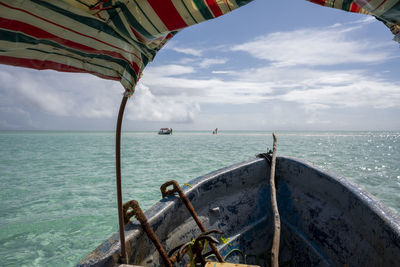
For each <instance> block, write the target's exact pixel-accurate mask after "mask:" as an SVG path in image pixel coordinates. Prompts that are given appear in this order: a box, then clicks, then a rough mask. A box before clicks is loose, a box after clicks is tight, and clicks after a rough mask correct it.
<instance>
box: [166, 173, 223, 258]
mask: <svg viewBox="0 0 400 267" xmlns="http://www.w3.org/2000/svg"><path fill="white" fill-rule="evenodd" d="M171 185H172V186H173V188H172V189H170V190H167V188H168V186H171ZM160 190H161V194H162V197H163V198H164V197H166V196H171V195H174V193H178V195H179V197H180V199H181V200H182V202H183V203H184V204H185V206H186V208H187V209H188V210H189V212H190V214H191V215H192V217H193V219H194V220H195V222H196V224H197V226H198V227H199V228H200V230H201V231H202V232H203V233H206V232H207V230H206V228H205V227H204V225H203V224H202V222H201V221H200V219H199V217H198V216H197V214H196V211H195V210H194V207H193V205H192V203H191V202H190V200H189V198H188V197H187V196H186V195H185V193H183V191H182V188H181V187H180V185H179V184H178V182H177V181H175V180H171V181H169V182H166V183H164V184H163V185H162V186H161V187H160ZM210 247H211V250H212V251H213V253H214V254H215V256H216V257H217V259H218V261H219V262H224V259H223V258H222V256H221V254H219V251H218V249H217V247H216V246H215V244H214V243H210Z"/></svg>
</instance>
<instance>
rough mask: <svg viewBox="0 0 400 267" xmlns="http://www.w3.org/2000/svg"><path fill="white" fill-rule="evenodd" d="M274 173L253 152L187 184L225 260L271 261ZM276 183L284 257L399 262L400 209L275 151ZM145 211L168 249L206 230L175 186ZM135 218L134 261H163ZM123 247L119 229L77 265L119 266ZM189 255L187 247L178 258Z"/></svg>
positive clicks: (130, 241) (321, 262)
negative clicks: (252, 156)
mask: <svg viewBox="0 0 400 267" xmlns="http://www.w3.org/2000/svg"><path fill="white" fill-rule="evenodd" d="M269 175H270V166H269V164H268V162H267V160H266V159H263V158H255V159H252V160H249V161H247V162H243V163H239V164H236V165H233V166H230V167H226V168H224V169H221V170H218V171H215V172H212V173H210V174H207V175H205V176H201V177H199V178H196V179H194V180H192V181H191V182H189V183H188V185H187V186H185V187H183V191H184V194H185V195H186V196H187V198H188V199H190V201H191V203H192V204H193V206H194V207H195V209H196V212H197V215H198V217H199V218H200V220H201V222H202V223H203V225H204V226H205V228H206V229H207V230H211V229H218V230H220V231H222V232H223V235H222V236H218V239H219V238H220V237H223V238H221V240H222V241H225V242H221V240H220V242H219V244H217V248H218V250H219V253H220V254H221V256H222V257H223V258H225V260H226V261H227V262H231V263H246V264H257V265H260V266H269V265H268V264H269V263H270V253H269V252H270V249H271V243H272V237H273V231H274V230H273V228H274V227H273V214H272V211H271V205H270V187H269V183H268V177H269ZM276 187H277V202H278V206H279V212H280V217H281V247H280V253H279V261H280V263H282V265H285V264H286V265H288V266H398V265H399V263H400V220H399V217H398V216H397V215H395V214H394V213H393V212H391V211H390V210H389V209H388V208H386V207H384V206H383V205H382V204H381V203H379V201H378V200H376V199H375V198H374V197H373V196H372V195H370V194H369V193H367V192H366V191H364V190H362V189H360V188H359V187H358V186H356V185H355V184H353V183H351V182H349V181H348V180H346V179H345V178H343V177H340V176H336V175H334V174H329V173H327V172H325V171H322V170H320V169H318V168H316V167H314V166H312V165H310V164H308V163H305V162H303V161H300V160H297V159H293V158H287V157H277V165H276ZM145 215H146V217H147V218H148V222H149V224H150V227H151V228H152V229H154V232H155V234H156V236H157V237H158V238H159V239H160V241H161V244H162V245H163V247H164V248H165V250H166V251H167V252H168V251H171V250H172V249H173V248H175V247H176V246H178V245H179V244H182V243H185V242H190V241H191V240H192V239H193V238H196V237H197V236H199V234H200V233H201V231H200V230H199V228H198V227H197V226H196V224H195V222H194V220H193V218H192V217H191V216H190V214H189V212H188V211H187V210H186V207H185V205H184V204H183V202H182V201H181V200H180V199H179V198H178V195H177V194H176V193H175V194H174V195H172V196H167V197H165V198H163V199H162V200H161V201H159V202H158V203H157V204H155V205H154V206H153V207H151V208H150V209H149V210H147V212H145ZM132 221H133V222H128V223H127V224H126V225H125V226H126V228H125V235H126V238H127V239H126V244H127V247H128V248H129V249H128V258H129V263H130V264H134V265H140V266H164V263H163V261H162V258H161V257H160V254H159V253H158V252H157V250H156V248H155V246H154V245H153V244H152V242H151V241H150V239H149V238H148V237H147V236H146V234H145V233H144V231H143V229H142V227H141V225H140V224H139V222H138V221H137V220H133V218H132ZM192 242H193V241H192ZM209 247H210V246H208V250H209ZM119 255H120V243H119V235H118V233H116V234H114V235H113V236H111V237H110V238H109V239H108V240H106V241H105V242H104V243H103V244H102V245H101V246H99V247H98V248H97V249H96V250H95V251H93V252H92V253H91V254H90V255H89V256H87V257H86V258H85V259H83V260H82V261H81V262H80V263H79V264H78V266H81V267H83V266H115V264H117V263H118V261H119V257H120V256H119ZM211 259H213V260H214V261H216V260H215V258H211ZM188 261H189V256H188V255H185V256H184V257H183V258H182V261H181V262H179V264H178V265H177V266H185V264H187V263H188ZM212 266H214V265H212Z"/></svg>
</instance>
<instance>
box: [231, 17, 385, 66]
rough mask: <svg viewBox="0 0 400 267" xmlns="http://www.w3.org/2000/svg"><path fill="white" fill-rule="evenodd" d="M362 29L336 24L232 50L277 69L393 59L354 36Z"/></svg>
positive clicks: (270, 37) (272, 35) (268, 37)
mask: <svg viewBox="0 0 400 267" xmlns="http://www.w3.org/2000/svg"><path fill="white" fill-rule="evenodd" d="M359 27H360V26H354V27H346V26H344V27H342V26H341V25H334V27H328V28H326V27H325V28H306V29H299V30H295V31H290V32H275V33H270V34H268V35H266V36H261V37H258V38H256V39H255V40H253V41H250V42H246V43H244V44H240V45H235V46H233V48H232V51H244V52H247V53H249V54H250V55H251V56H253V57H255V58H258V59H263V60H267V61H270V62H272V63H274V65H275V66H277V67H284V66H295V65H297V66H298V65H303V66H323V65H337V64H346V63H377V62H382V61H384V60H387V59H389V58H390V56H389V53H388V52H386V51H385V50H384V47H383V45H381V44H373V43H371V42H369V41H367V40H355V39H354V38H353V37H352V34H353V32H354V31H356V30H357V29H358V28H359ZM378 48H379V49H378Z"/></svg>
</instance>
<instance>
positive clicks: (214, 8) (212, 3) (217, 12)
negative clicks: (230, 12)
mask: <svg viewBox="0 0 400 267" xmlns="http://www.w3.org/2000/svg"><path fill="white" fill-rule="evenodd" d="M206 2H207V5H208V7H209V8H210V10H211V12H212V13H213V15H214V17H219V16H222V15H223V13H222V11H221V9H220V8H219V6H218V4H217V1H216V0H206Z"/></svg>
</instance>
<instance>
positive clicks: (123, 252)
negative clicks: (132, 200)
mask: <svg viewBox="0 0 400 267" xmlns="http://www.w3.org/2000/svg"><path fill="white" fill-rule="evenodd" d="M127 100H128V97H127V96H125V95H124V97H123V98H122V102H121V105H120V107H119V113H118V119H117V129H116V134H115V170H116V175H117V179H116V180H117V202H118V221H119V239H120V243H121V262H122V263H127V260H128V258H127V256H126V250H125V234H124V212H123V208H122V188H121V126H122V118H123V116H124V110H125V105H126V102H127Z"/></svg>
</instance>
